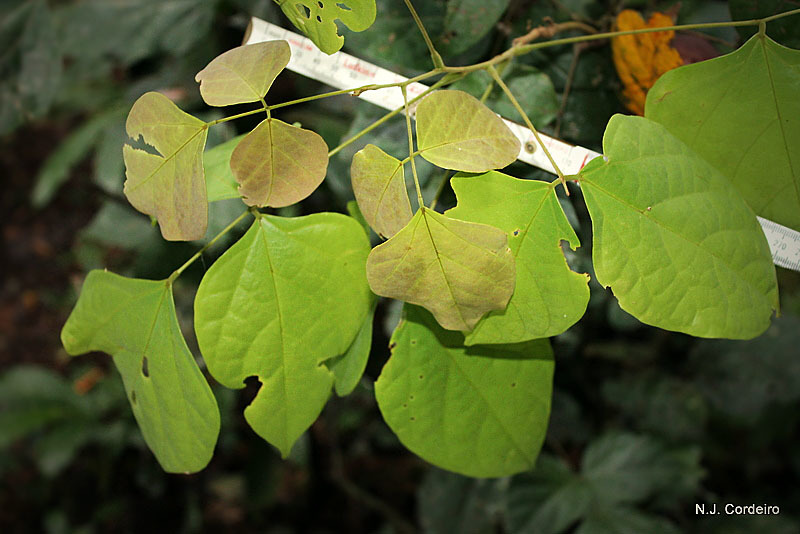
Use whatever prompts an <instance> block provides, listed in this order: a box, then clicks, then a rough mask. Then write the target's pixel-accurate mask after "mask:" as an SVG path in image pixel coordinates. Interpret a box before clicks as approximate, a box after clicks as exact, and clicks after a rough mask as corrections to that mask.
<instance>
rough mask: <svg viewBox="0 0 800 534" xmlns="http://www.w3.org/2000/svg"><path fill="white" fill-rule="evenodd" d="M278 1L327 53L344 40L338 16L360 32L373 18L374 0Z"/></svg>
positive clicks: (287, 15)
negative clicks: (340, 33)
mask: <svg viewBox="0 0 800 534" xmlns="http://www.w3.org/2000/svg"><path fill="white" fill-rule="evenodd" d="M278 4H280V6H281V11H283V13H284V15H286V17H287V18H288V19H289V20H291V21H292V24H294V25H295V26H296V27H297V29H299V30H300V31H301V32H303V33H304V34H306V36H307V37H308V38H309V39H311V40H312V41H314V44H315V45H317V47H318V48H319V49H320V50H322V51H323V52H325V53H326V54H333V53H334V52H336V51H337V50H339V49H340V48H342V45H343V44H344V37H342V36H340V35H339V31H338V28H337V27H336V20H337V19H338V20H339V21H341V22H342V24H344V25H345V26H347V27H348V28H349V29H350V30H352V31H354V32H362V31H364V30H366V29H367V28H369V27H370V26H372V23H373V22H375V14H376V8H375V0H278Z"/></svg>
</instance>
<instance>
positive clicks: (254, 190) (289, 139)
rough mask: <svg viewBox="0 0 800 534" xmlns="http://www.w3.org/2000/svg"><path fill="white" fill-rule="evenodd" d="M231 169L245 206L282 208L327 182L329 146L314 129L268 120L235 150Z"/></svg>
mask: <svg viewBox="0 0 800 534" xmlns="http://www.w3.org/2000/svg"><path fill="white" fill-rule="evenodd" d="M231 169H232V170H233V175H234V177H235V178H236V181H237V182H239V192H240V193H241V194H242V196H243V197H244V199H243V200H244V203H245V204H247V205H248V206H262V207H263V206H271V207H274V208H281V207H283V206H289V205H291V204H294V203H296V202H300V201H301V200H303V199H304V198H306V197H307V196H308V195H310V194H311V193H313V192H314V190H315V189H316V188H317V187H319V184H321V183H322V180H324V179H325V172H326V171H327V169H328V145H326V144H325V141H324V140H323V139H322V137H320V136H319V135H318V134H316V133H314V132H312V131H311V130H304V129H303V128H298V127H297V126H291V125H289V124H286V123H285V122H282V121H279V120H277V119H266V120H264V121H262V122H261V123H260V124H259V125H258V126H256V127H255V129H253V131H252V132H250V133H248V134H247V135H246V136H245V137H244V139H242V140H241V142H240V143H239V145H238V146H237V147H236V148H235V149H234V151H233V155H232V156H231Z"/></svg>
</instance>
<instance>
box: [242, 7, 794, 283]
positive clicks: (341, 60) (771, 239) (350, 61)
mask: <svg viewBox="0 0 800 534" xmlns="http://www.w3.org/2000/svg"><path fill="white" fill-rule="evenodd" d="M276 39H282V40H284V41H287V42H288V43H289V46H290V47H291V49H292V56H291V59H290V60H289V65H288V67H287V68H288V69H289V70H291V71H293V72H296V73H298V74H302V75H303V76H307V77H309V78H313V79H315V80H317V81H320V82H322V83H324V84H327V85H330V86H331V87H335V88H336V89H347V88H351V87H360V86H363V85H371V84H376V85H382V84H388V83H397V82H403V81H405V80H407V79H408V78H405V77H404V76H400V75H399V74H395V73H394V72H391V71H389V70H386V69H384V68H381V67H378V66H377V65H373V64H371V63H368V62H366V61H364V60H362V59H359V58H357V57H355V56H351V55H350V54H345V53H344V52H336V53H335V54H333V55H330V56H329V55H327V54H324V53H322V52H320V51H319V49H318V48H317V47H316V46H315V45H314V43H312V42H311V40H310V39H307V38H306V37H304V36H302V35H299V34H297V33H294V32H291V31H289V30H285V29H283V28H281V27H280V26H276V25H274V24H271V23H269V22H267V21H265V20H261V19H259V18H256V17H253V18H252V20H251V22H250V27H249V28H248V29H247V33H246V34H245V38H244V44H252V43H260V42H263V41H272V40H276ZM427 89H428V86H427V85H423V84H421V83H412V84H409V85H408V86H407V87H406V91H407V92H408V95H409V97H411V98H414V97H416V96H418V95H420V94H422V93H423V92H424V91H426V90H427ZM359 98H361V99H363V100H366V101H367V102H370V103H372V104H375V105H376V106H380V107H382V108H384V109H388V110H394V109H397V108H399V107H402V106H403V93H402V92H401V91H400V88H399V87H389V88H386V89H373V90H370V91H365V92H363V93H361V94H360V95H359ZM411 114H412V117H413V114H414V109H413V108H412V109H411ZM503 121H504V122H505V123H506V126H508V127H509V128H510V129H511V131H512V132H513V133H514V135H516V136H517V138H518V139H519V140H520V144H521V145H522V150H520V153H519V156H518V157H517V159H519V160H520V161H524V162H525V163H528V164H530V165H533V166H535V167H538V168H540V169H544V170H545V171H548V172H551V173H553V174H555V169H553V166H552V165H551V164H550V161H549V160H548V159H547V157H546V156H545V155H544V150H541V147H540V146H539V143H538V142H537V141H536V138H535V137H534V136H533V132H531V131H530V130H529V129H528V128H526V127H525V126H522V125H521V124H517V123H516V122H512V121H509V120H507V119H503ZM539 137H541V139H542V141H543V144H544V145H545V146H547V149H548V150H549V151H550V154H551V155H552V156H553V159H554V160H555V161H556V163H557V164H558V166H559V167H560V168H561V170H562V172H563V173H564V174H567V175H568V174H577V173H578V172H579V171H580V170H581V169H582V168H583V166H584V165H586V163H588V162H589V161H591V160H592V159H594V158H596V157H597V156H600V155H601V154H598V153H597V152H595V151H593V150H589V149H588V148H584V147H582V146H574V145H570V144H569V143H565V142H564V141H561V140H559V139H554V138H552V137H548V136H546V135H544V134H542V133H539ZM758 222H759V223H761V228H762V229H763V230H764V234H765V235H766V236H767V242H768V243H769V248H770V251H771V252H772V260H773V262H774V263H775V265H780V266H781V267H785V268H787V269H792V270H795V271H800V232H796V231H794V230H792V229H791V228H787V227H785V226H781V225H780V224H778V223H775V222H772V221H769V220H767V219H762V218H761V217H758Z"/></svg>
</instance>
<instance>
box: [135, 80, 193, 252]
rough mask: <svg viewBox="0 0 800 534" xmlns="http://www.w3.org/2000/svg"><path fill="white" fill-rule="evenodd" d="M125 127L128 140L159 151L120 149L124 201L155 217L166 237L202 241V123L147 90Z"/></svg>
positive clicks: (161, 96) (159, 94)
mask: <svg viewBox="0 0 800 534" xmlns="http://www.w3.org/2000/svg"><path fill="white" fill-rule="evenodd" d="M125 128H126V129H127V131H128V135H129V136H130V137H131V138H133V139H138V137H139V136H140V135H141V136H142V137H143V138H144V142H145V143H147V144H149V145H152V146H153V147H154V148H155V149H156V150H157V151H158V152H159V154H158V155H156V154H151V153H149V152H145V151H144V150H140V149H138V148H133V147H132V146H130V145H125V146H124V147H123V151H122V154H123V157H124V159H125V169H126V171H125V175H126V177H127V179H126V180H125V189H124V191H125V196H127V197H128V201H129V202H130V203H131V204H132V205H133V207H134V208H136V209H137V210H139V211H141V212H142V213H146V214H148V215H151V216H153V217H155V218H156V219H158V223H159V225H160V226H161V235H162V236H164V239H167V240H170V241H177V240H182V241H189V240H192V239H200V238H202V237H203V236H204V235H205V233H206V227H207V226H208V201H207V197H206V183H205V176H204V174H203V147H205V144H206V136H207V134H208V128H207V125H206V123H205V122H203V121H201V120H200V119H197V118H195V117H192V116H191V115H189V114H188V113H184V112H183V111H181V110H180V109H178V106H176V105H175V104H173V103H172V101H171V100H170V99H169V98H167V97H166V96H164V95H162V94H161V93H156V92H150V93H145V94H144V95H142V96H141V97H139V99H138V100H137V101H136V102H135V103H134V104H133V108H131V111H130V114H129V115H128V121H127V123H126V124H125Z"/></svg>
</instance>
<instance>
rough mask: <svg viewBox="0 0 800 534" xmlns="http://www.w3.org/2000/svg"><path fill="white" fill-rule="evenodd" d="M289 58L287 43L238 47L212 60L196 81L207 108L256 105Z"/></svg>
mask: <svg viewBox="0 0 800 534" xmlns="http://www.w3.org/2000/svg"><path fill="white" fill-rule="evenodd" d="M291 55H292V52H291V49H290V48H289V43H287V42H286V41H266V42H263V43H254V44H249V45H242V46H238V47H236V48H233V49H231V50H228V51H227V52H225V53H223V54H221V55H219V56H217V57H216V58H214V59H213V60H211V63H209V64H208V65H206V68H204V69H203V70H201V71H200V72H198V73H197V76H195V81H197V82H199V83H200V95H202V97H203V100H204V101H205V103H206V104H208V105H209V106H232V105H233V104H245V103H248V102H258V101H259V100H261V99H262V98H264V95H266V94H267V91H269V88H270V87H271V86H272V82H273V81H275V78H276V77H277V76H278V74H280V72H281V71H282V70H283V69H285V68H286V65H288V64H289V58H290V57H291Z"/></svg>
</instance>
